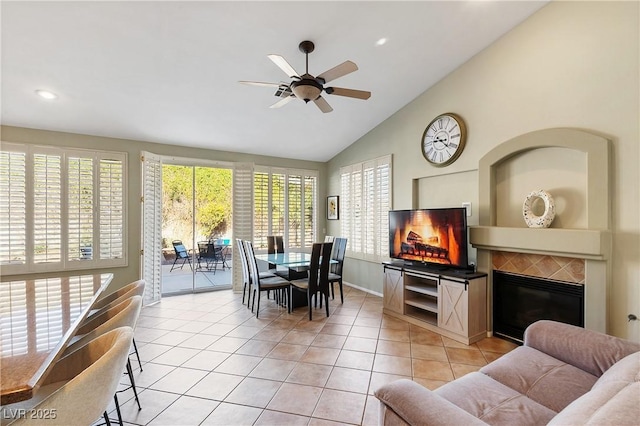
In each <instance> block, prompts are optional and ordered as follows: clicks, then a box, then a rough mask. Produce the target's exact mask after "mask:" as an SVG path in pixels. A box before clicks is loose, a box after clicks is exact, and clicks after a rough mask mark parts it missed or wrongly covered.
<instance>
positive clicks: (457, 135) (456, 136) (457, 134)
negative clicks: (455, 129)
mask: <svg viewBox="0 0 640 426" xmlns="http://www.w3.org/2000/svg"><path fill="white" fill-rule="evenodd" d="M459 137H460V133H456V134H455V135H451V139H453V138H459Z"/></svg>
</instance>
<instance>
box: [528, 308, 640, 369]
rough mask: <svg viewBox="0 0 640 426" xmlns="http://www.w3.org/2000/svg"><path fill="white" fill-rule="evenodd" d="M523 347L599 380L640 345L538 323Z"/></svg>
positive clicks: (588, 332) (568, 327) (546, 321)
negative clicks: (571, 366) (534, 350)
mask: <svg viewBox="0 0 640 426" xmlns="http://www.w3.org/2000/svg"><path fill="white" fill-rule="evenodd" d="M524 344H525V346H529V347H531V348H534V349H537V350H539V351H541V352H544V353H546V354H547V355H550V356H552V357H554V358H556V359H559V360H561V361H563V362H566V363H567V364H571V365H573V366H575V367H577V368H579V369H581V370H583V371H586V372H588V373H591V374H593V375H594V376H596V377H600V376H601V375H602V373H604V372H605V371H607V370H608V369H609V368H610V367H611V366H612V365H613V364H615V363H616V362H618V361H619V360H621V359H622V358H624V357H626V356H627V355H629V354H632V353H634V352H638V351H640V343H635V342H630V341H628V340H623V339H620V338H618V337H614V336H609V335H607V334H603V333H598V332H597V331H593V330H587V329H584V328H581V327H576V326H573V325H569V324H564V323H561V322H555V321H548V320H542V321H536V322H535V323H533V324H531V325H530V326H529V327H527V329H526V330H525V332H524Z"/></svg>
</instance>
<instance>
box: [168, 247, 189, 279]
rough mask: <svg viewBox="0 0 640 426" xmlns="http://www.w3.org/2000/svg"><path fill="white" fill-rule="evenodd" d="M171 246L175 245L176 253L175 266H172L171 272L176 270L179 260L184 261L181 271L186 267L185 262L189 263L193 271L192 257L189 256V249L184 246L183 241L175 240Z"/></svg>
mask: <svg viewBox="0 0 640 426" xmlns="http://www.w3.org/2000/svg"><path fill="white" fill-rule="evenodd" d="M171 244H173V250H174V251H175V252H176V259H175V260H174V261H173V265H171V269H170V270H169V272H171V271H173V268H175V266H176V263H177V262H178V261H179V260H182V264H181V265H180V269H182V267H183V266H184V264H185V262H189V266H190V267H191V270H192V271H193V265H192V264H191V256H189V252H188V251H187V248H186V247H185V246H184V244H182V241H180V240H173V241H172V242H171Z"/></svg>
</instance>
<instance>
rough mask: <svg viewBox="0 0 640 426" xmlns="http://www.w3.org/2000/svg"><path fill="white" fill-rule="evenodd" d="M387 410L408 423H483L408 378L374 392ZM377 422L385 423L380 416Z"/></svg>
mask: <svg viewBox="0 0 640 426" xmlns="http://www.w3.org/2000/svg"><path fill="white" fill-rule="evenodd" d="M375 396H376V398H378V399H379V400H380V402H381V403H382V404H384V405H385V406H386V407H387V408H388V409H390V410H392V411H393V412H394V413H395V414H396V415H398V417H400V418H401V419H403V420H404V421H405V422H407V423H408V424H410V425H425V426H427V425H436V426H445V425H486V423H485V422H483V421H482V420H480V419H478V418H477V417H474V416H472V415H471V414H469V413H467V412H466V411H464V410H463V409H462V408H459V407H458V406H456V405H454V404H452V403H451V402H449V401H447V400H446V399H444V398H442V397H441V396H439V395H437V394H435V393H433V392H431V391H430V390H429V389H427V388H425V387H423V386H420V385H419V384H417V383H416V382H413V381H411V380H407V379H401V380H396V381H395V382H392V383H389V384H386V385H384V386H382V387H381V388H379V389H378V390H376V391H375ZM380 424H385V423H384V419H382V418H381V419H380Z"/></svg>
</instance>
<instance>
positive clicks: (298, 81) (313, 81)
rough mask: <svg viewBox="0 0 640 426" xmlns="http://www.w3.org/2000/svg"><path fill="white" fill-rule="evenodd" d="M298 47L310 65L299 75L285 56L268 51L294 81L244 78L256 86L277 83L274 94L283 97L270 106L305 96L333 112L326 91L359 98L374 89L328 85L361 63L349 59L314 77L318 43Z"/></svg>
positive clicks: (365, 96)
mask: <svg viewBox="0 0 640 426" xmlns="http://www.w3.org/2000/svg"><path fill="white" fill-rule="evenodd" d="M298 48H299V49H300V51H301V52H302V53H304V54H305V56H306V69H305V73H304V74H302V75H299V74H298V72H297V71H296V70H295V69H294V68H293V67H292V66H291V65H290V64H289V63H288V62H287V60H286V59H284V58H283V57H282V56H280V55H268V57H269V59H271V60H272V61H273V63H274V64H276V65H277V66H278V67H279V68H280V69H281V70H282V71H284V72H285V74H287V75H288V76H289V77H290V78H292V79H293V81H292V82H291V83H289V84H287V83H263V82H259V81H240V83H243V84H249V85H252V86H262V87H275V88H276V93H275V94H274V95H275V96H277V97H279V98H281V99H280V100H279V101H278V102H276V103H275V104H273V105H271V106H270V107H269V108H280V107H281V106H283V105H286V104H288V103H289V102H291V101H292V100H293V99H295V98H298V99H302V100H303V101H305V102H306V103H308V102H309V101H313V103H315V104H316V105H317V106H318V108H320V111H322V112H325V113H326V112H331V111H333V108H331V105H329V104H328V103H327V101H326V100H325V99H324V98H323V97H322V96H321V94H322V92H323V91H324V92H325V93H327V94H329V95H338V96H346V97H348V98H356V99H369V97H370V96H371V92H366V91H364V90H354V89H344V88H342V87H324V85H325V84H326V83H328V82H330V81H332V80H335V79H337V78H340V77H342V76H345V75H347V74H349V73H352V72H354V71H356V70H357V69H358V66H357V65H356V64H355V63H353V62H351V61H345V62H343V63H341V64H340V65H337V66H335V67H333V68H331V69H330V70H327V71H325V72H323V73H322V74H320V75H318V76H317V77H314V76H312V75H311V74H309V53H311V52H313V50H314V48H315V45H314V44H313V42H311V41H308V40H305V41H303V42H302V43H300V45H299V46H298Z"/></svg>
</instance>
